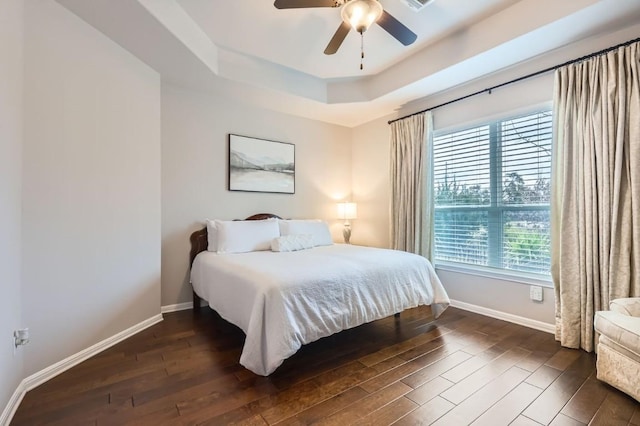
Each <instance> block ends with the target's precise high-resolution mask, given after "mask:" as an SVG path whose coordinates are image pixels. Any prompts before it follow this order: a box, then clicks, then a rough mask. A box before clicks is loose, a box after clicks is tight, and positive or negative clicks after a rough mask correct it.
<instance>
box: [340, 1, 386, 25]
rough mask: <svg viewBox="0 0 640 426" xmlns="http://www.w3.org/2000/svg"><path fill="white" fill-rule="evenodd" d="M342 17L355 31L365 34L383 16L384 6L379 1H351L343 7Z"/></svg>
mask: <svg viewBox="0 0 640 426" xmlns="http://www.w3.org/2000/svg"><path fill="white" fill-rule="evenodd" d="M340 15H341V16H342V20H343V21H344V22H346V23H347V24H349V25H351V27H352V28H353V29H354V30H356V31H357V32H359V33H363V32H365V31H367V30H368V29H369V27H370V26H371V25H373V23H374V22H376V21H377V20H378V19H379V18H380V16H382V5H381V4H380V2H379V1H378V0H351V1H348V2H347V3H345V5H344V6H342V11H341V12H340Z"/></svg>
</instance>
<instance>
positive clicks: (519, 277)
mask: <svg viewBox="0 0 640 426" xmlns="http://www.w3.org/2000/svg"><path fill="white" fill-rule="evenodd" d="M434 266H435V268H436V270H441V271H448V272H457V273H461V274H467V275H474V276H478V277H485V278H493V279H496V280H502V281H509V282H515V283H519V284H525V285H539V286H542V287H547V288H553V282H552V281H551V277H548V278H546V277H542V276H539V275H534V274H527V273H526V272H515V271H514V272H512V271H505V270H496V269H492V268H483V267H482V266H473V265H462V264H458V263H444V262H439V263H435V264H434Z"/></svg>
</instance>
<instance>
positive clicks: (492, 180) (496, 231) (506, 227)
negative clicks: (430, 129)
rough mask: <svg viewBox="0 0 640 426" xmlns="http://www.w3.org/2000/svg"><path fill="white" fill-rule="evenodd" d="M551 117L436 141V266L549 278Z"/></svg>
mask: <svg viewBox="0 0 640 426" xmlns="http://www.w3.org/2000/svg"><path fill="white" fill-rule="evenodd" d="M551 132H552V115H551V112H550V111H542V112H537V113H534V114H528V115H526V116H520V117H515V118H509V119H503V120H497V121H494V122H491V123H487V124H483V125H480V126H476V127H473V128H470V129H465V130H461V131H455V132H449V133H445V134H440V135H436V137H435V138H434V185H435V260H436V262H438V261H445V262H459V263H466V264H470V265H483V266H490V267H495V268H501V269H509V270H513V271H523V272H529V273H535V274H543V275H548V274H549V267H550V260H549V200H550V171H551V140H552V134H551Z"/></svg>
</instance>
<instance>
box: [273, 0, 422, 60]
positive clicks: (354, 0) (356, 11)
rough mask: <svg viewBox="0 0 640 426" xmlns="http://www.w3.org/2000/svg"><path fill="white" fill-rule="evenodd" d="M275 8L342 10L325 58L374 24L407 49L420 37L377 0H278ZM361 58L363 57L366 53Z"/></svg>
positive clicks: (325, 51)
mask: <svg viewBox="0 0 640 426" xmlns="http://www.w3.org/2000/svg"><path fill="white" fill-rule="evenodd" d="M273 5H274V6H275V7H276V8H278V9H300V8H310V7H333V8H335V7H341V8H342V10H341V12H340V15H341V16H342V23H341V24H340V26H339V27H338V30H337V31H336V32H335V34H334V35H333V37H332V38H331V40H330V41H329V44H328V45H327V48H326V49H325V50H324V53H325V55H333V54H334V53H336V52H337V51H338V49H339V48H340V45H342V42H343V41H344V39H345V38H346V37H347V34H349V31H350V30H351V29H352V28H353V29H354V30H355V31H357V32H358V33H360V35H361V36H362V34H363V33H364V32H365V31H367V30H368V29H369V27H370V26H371V25H373V24H374V23H377V24H378V25H380V26H381V27H382V29H384V30H385V31H386V32H388V33H389V34H391V35H392V36H393V37H394V38H395V39H396V40H398V41H399V42H400V43H402V44H403V45H405V46H408V45H410V44H411V43H413V42H414V41H416V38H417V36H416V34H415V33H414V32H413V31H411V30H410V29H409V28H407V27H406V26H404V24H402V23H401V22H400V21H398V20H397V19H396V18H394V17H393V16H392V15H391V14H390V13H389V12H387V11H385V10H384V9H383V8H382V5H381V4H380V2H379V1H378V0H275V2H274V4H273ZM361 56H362V58H364V51H363V52H362V55H361ZM360 69H362V63H360Z"/></svg>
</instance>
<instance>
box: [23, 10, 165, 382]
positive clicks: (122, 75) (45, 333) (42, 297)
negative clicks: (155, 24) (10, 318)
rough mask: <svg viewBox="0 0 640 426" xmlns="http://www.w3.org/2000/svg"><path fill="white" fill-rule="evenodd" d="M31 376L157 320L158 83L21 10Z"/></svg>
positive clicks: (71, 31) (137, 65)
mask: <svg viewBox="0 0 640 426" xmlns="http://www.w3.org/2000/svg"><path fill="white" fill-rule="evenodd" d="M24 101H25V108H24V119H25V133H24V137H25V142H24V150H23V156H24V157H23V160H24V163H23V193H22V196H23V216H22V235H23V245H22V265H23V267H22V279H23V312H24V313H23V318H24V322H25V324H26V325H28V326H29V327H30V330H31V340H32V341H31V343H30V344H29V345H28V346H27V347H26V348H25V376H28V375H30V374H32V373H34V372H36V371H39V370H41V369H42V368H44V367H47V366H49V365H51V364H53V363H55V362H57V361H60V360H61V359H64V358H65V357H67V356H69V355H71V354H75V353H77V352H78V351H80V350H83V349H85V348H87V347H89V346H91V345H93V344H95V343H97V342H99V341H101V340H103V339H105V338H107V337H111V336H113V335H115V334H116V333H118V332H120V331H123V330H125V329H127V328H129V327H131V326H133V325H135V324H137V323H139V322H141V321H143V320H145V319H148V318H150V317H153V316H154V315H157V314H159V312H160V78H159V76H158V74H157V73H156V72H154V71H152V70H151V69H150V68H149V67H147V66H146V65H144V64H143V63H142V62H140V61H139V60H138V59H136V58H135V57H133V56H132V55H131V54H129V53H128V52H126V51H125V50H124V49H122V48H121V47H119V46H118V45H117V44H115V43H114V42H113V41H111V40H110V39H108V38H106V37H105V36H104V35H102V34H101V33H99V32H98V31H96V30H95V29H94V28H92V27H90V26H89V25H87V24H86V23H84V22H83V21H81V20H80V19H79V18H77V17H76V16H75V15H73V14H71V13H70V12H68V11H67V10H66V9H64V8H63V7H62V6H60V5H59V4H58V3H55V2H53V1H52V0H39V1H29V2H25V72H24Z"/></svg>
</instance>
